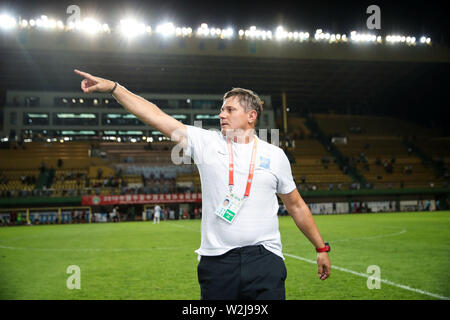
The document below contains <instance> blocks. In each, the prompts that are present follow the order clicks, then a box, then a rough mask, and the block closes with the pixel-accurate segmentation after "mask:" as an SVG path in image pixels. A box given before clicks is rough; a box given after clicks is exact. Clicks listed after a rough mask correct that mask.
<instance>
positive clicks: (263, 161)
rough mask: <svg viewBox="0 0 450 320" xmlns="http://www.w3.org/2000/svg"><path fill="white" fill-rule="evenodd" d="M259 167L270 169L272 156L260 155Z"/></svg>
mask: <svg viewBox="0 0 450 320" xmlns="http://www.w3.org/2000/svg"><path fill="white" fill-rule="evenodd" d="M259 167H260V168H265V169H270V158H266V157H263V156H260V157H259Z"/></svg>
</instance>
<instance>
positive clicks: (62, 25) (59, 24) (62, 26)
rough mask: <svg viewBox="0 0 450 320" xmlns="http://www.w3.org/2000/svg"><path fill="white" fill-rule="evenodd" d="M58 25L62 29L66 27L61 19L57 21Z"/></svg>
mask: <svg viewBox="0 0 450 320" xmlns="http://www.w3.org/2000/svg"><path fill="white" fill-rule="evenodd" d="M56 27H57V28H58V29H60V30H63V29H64V23H63V22H62V21H61V20H58V22H56Z"/></svg>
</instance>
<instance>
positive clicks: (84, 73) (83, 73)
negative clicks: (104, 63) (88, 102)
mask: <svg viewBox="0 0 450 320" xmlns="http://www.w3.org/2000/svg"><path fill="white" fill-rule="evenodd" d="M73 71H75V73H78V74H79V75H80V76H82V77H85V78H88V79H91V80H95V79H94V77H93V76H92V75H91V74H89V73H87V72H83V71H80V70H77V69H74V70H73Z"/></svg>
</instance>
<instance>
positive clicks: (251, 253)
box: [75, 70, 331, 300]
mask: <svg viewBox="0 0 450 320" xmlns="http://www.w3.org/2000/svg"><path fill="white" fill-rule="evenodd" d="M75 72H76V73H77V74H79V75H81V76H82V77H84V79H83V80H82V81H81V89H82V90H83V92H85V93H91V92H109V93H112V94H113V96H114V98H115V99H116V100H117V101H118V102H119V103H120V104H121V105H122V106H123V107H124V108H125V109H127V110H128V111H129V112H131V113H132V114H134V115H135V116H136V117H138V118H139V119H140V120H141V121H143V122H145V123H147V124H148V125H150V126H151V127H153V128H155V129H156V130H159V131H160V132H162V133H163V134H164V135H166V136H168V137H171V138H172V140H174V141H176V142H178V143H179V144H181V145H182V147H183V149H184V150H185V154H186V155H188V156H191V157H192V158H194V160H195V163H196V165H197V167H198V168H199V172H200V177H201V183H202V207H203V210H202V212H203V215H202V226H201V230H202V232H201V246H200V248H199V249H198V250H197V251H196V252H197V254H198V255H199V260H200V263H199V265H198V269H197V272H198V280H199V284H200V288H201V298H202V299H215V300H217V299H285V286H284V282H285V279H286V275H287V274H286V267H285V264H284V257H283V254H282V251H281V239H280V233H279V229H278V217H277V211H278V200H277V197H276V194H277V193H278V195H279V196H280V198H281V200H282V201H283V203H284V204H285V206H286V208H287V210H288V212H289V214H290V215H291V216H292V218H293V220H294V222H295V224H296V225H297V227H298V228H299V229H300V230H301V231H302V232H303V233H304V234H305V236H306V237H307V238H308V239H309V240H310V242H311V243H312V244H313V245H314V246H315V248H316V251H317V252H318V254H317V264H318V277H319V279H321V280H325V279H327V278H328V277H329V275H330V269H331V265H330V259H329V257H328V251H329V246H328V245H326V244H325V243H324V241H323V240H322V237H321V236H320V233H319V231H318V229H317V227H316V225H315V222H314V219H313V217H312V215H311V212H310V210H309V208H308V207H307V205H306V204H305V202H304V201H303V199H302V197H301V196H300V194H299V193H298V191H297V188H296V186H295V183H294V181H293V178H292V173H291V169H290V164H289V161H288V159H287V157H286V155H285V154H284V152H283V151H282V150H281V149H280V148H278V147H276V146H274V145H271V144H269V143H267V142H265V141H263V140H260V139H259V138H258V137H257V136H256V135H255V134H254V129H255V124H256V121H257V120H258V119H259V117H260V114H261V112H262V103H261V100H260V99H259V97H258V96H257V95H256V94H254V93H253V92H252V91H250V90H245V89H240V88H236V89H233V90H231V91H230V92H227V93H226V94H225V96H224V99H223V105H222V108H221V111H220V115H219V118H220V125H221V131H220V132H213V131H209V130H203V129H201V128H197V127H193V126H187V125H184V124H182V123H181V122H179V121H177V120H176V119H174V118H172V117H171V116H169V115H167V114H166V113H164V112H163V111H162V110H160V109H159V108H158V107H157V106H156V105H154V104H153V103H150V102H148V101H147V100H145V99H143V98H142V97H139V96H137V95H135V94H133V93H131V92H129V91H128V90H127V89H126V88H124V87H123V86H121V85H119V84H118V83H117V82H113V81H110V80H106V79H102V78H99V77H94V76H92V75H90V74H88V73H85V72H81V71H78V70H75ZM225 199H229V201H230V203H226V202H225V203H226V204H227V207H224V204H225V203H224V201H225Z"/></svg>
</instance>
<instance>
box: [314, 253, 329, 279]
mask: <svg viewBox="0 0 450 320" xmlns="http://www.w3.org/2000/svg"><path fill="white" fill-rule="evenodd" d="M317 266H318V268H319V270H318V276H319V279H320V280H325V279H326V278H328V277H329V276H330V270H331V262H330V257H329V256H328V252H319V253H318V254H317Z"/></svg>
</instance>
